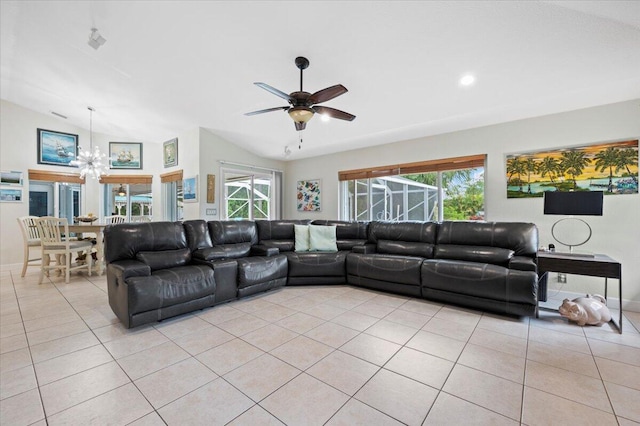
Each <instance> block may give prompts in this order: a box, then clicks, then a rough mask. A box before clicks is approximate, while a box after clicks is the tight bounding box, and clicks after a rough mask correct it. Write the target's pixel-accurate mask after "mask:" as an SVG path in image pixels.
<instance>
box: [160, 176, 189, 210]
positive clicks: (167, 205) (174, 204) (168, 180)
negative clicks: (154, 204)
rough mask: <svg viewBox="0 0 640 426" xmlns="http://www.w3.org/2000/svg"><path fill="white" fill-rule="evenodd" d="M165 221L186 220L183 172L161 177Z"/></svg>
mask: <svg viewBox="0 0 640 426" xmlns="http://www.w3.org/2000/svg"><path fill="white" fill-rule="evenodd" d="M160 181H161V182H162V199H163V200H164V218H165V220H170V221H178V220H183V219H184V193H183V191H182V170H178V171H175V172H169V173H165V174H162V175H160Z"/></svg>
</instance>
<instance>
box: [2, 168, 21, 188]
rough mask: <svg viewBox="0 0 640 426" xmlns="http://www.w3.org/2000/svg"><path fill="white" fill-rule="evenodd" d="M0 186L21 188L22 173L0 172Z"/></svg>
mask: <svg viewBox="0 0 640 426" xmlns="http://www.w3.org/2000/svg"><path fill="white" fill-rule="evenodd" d="M0 185H13V186H22V172H15V171H8V170H3V171H0Z"/></svg>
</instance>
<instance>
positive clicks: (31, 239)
mask: <svg viewBox="0 0 640 426" xmlns="http://www.w3.org/2000/svg"><path fill="white" fill-rule="evenodd" d="M37 218H38V217H37V216H22V217H19V218H18V224H20V231H21V232H22V243H23V247H24V257H23V262H22V274H21V275H20V276H21V277H24V276H25V274H26V273H27V267H29V266H40V264H39V263H32V262H39V261H41V260H42V257H33V258H32V257H31V249H32V248H36V247H37V248H40V234H39V233H38V227H37V226H36V221H35V220H36V219H37Z"/></svg>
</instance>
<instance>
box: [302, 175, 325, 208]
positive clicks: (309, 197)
mask: <svg viewBox="0 0 640 426" xmlns="http://www.w3.org/2000/svg"><path fill="white" fill-rule="evenodd" d="M320 184H321V182H320V179H312V180H299V181H298V184H297V186H296V200H297V206H298V211H299V212H319V211H321V210H322V204H321V198H320V196H321V195H322V194H321V189H320Z"/></svg>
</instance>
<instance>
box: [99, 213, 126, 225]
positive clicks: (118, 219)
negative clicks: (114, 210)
mask: <svg viewBox="0 0 640 426" xmlns="http://www.w3.org/2000/svg"><path fill="white" fill-rule="evenodd" d="M126 221H127V218H126V217H125V216H120V215H113V216H105V218H104V223H105V225H115V224H118V223H125V222H126Z"/></svg>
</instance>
